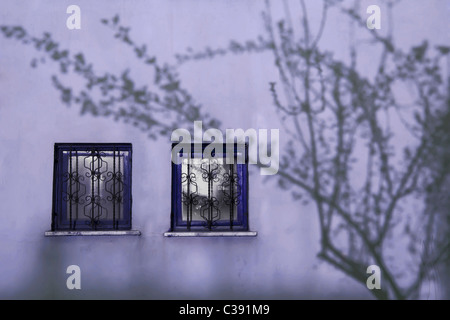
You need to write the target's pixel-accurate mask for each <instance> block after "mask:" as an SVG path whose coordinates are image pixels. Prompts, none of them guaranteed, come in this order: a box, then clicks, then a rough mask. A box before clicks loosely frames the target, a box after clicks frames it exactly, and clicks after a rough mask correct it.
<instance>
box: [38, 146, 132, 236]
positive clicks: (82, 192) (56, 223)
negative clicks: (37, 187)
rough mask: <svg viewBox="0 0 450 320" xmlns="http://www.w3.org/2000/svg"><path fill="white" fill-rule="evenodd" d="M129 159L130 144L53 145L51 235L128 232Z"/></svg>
mask: <svg viewBox="0 0 450 320" xmlns="http://www.w3.org/2000/svg"><path fill="white" fill-rule="evenodd" d="M131 156H132V145H131V144H129V143H117V144H112V143H96V144H91V143H56V144H55V151H54V171H53V210H52V226H51V228H52V232H55V231H77V232H76V233H72V234H83V233H80V232H78V231H95V232H101V231H120V230H130V229H131V201H132V200H131ZM52 232H49V233H48V234H47V233H46V235H55V234H54V233H52ZM137 233H139V232H137ZM63 235H64V233H63ZM65 235H71V233H66V234H65Z"/></svg>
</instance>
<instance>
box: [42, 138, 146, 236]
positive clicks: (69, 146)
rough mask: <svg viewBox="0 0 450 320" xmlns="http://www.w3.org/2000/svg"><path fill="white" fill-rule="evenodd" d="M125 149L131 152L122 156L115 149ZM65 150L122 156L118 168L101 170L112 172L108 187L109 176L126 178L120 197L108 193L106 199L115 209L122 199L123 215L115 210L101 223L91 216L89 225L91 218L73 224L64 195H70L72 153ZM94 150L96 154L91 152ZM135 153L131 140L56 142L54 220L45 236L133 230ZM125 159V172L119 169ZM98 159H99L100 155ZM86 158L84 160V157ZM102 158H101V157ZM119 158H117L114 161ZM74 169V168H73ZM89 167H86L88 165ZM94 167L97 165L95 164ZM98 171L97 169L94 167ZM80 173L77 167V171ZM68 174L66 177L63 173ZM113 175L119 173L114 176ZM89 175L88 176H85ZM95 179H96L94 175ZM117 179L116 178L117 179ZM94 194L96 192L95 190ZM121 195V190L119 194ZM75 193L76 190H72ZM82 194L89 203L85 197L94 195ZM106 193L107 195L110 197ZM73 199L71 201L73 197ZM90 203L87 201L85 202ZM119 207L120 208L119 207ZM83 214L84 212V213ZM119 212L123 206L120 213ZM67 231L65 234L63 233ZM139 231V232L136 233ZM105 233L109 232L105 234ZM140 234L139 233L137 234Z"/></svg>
mask: <svg viewBox="0 0 450 320" xmlns="http://www.w3.org/2000/svg"><path fill="white" fill-rule="evenodd" d="M121 151H126V152H128V155H126V156H125V155H124V156H121V155H120V154H119V155H115V152H119V153H120V152H121ZM65 152H75V155H76V156H77V157H83V158H85V159H86V157H88V156H87V154H89V153H91V154H92V156H93V157H94V156H95V154H97V155H98V154H100V155H101V153H102V152H108V153H109V152H114V158H116V157H119V171H118V172H116V171H115V168H114V169H113V171H104V172H101V174H105V175H108V174H109V173H111V176H110V177H108V178H107V177H105V180H102V181H105V182H104V183H105V186H106V183H107V182H108V181H110V180H108V179H117V178H116V177H118V176H120V177H121V179H123V181H122V180H121V181H122V182H123V193H122V196H121V198H120V199H118V200H115V199H116V198H114V197H113V196H112V195H108V196H109V197H110V199H107V200H108V201H111V202H112V201H114V204H113V208H114V209H115V205H116V203H117V201H119V203H120V201H122V206H123V212H122V215H123V216H122V218H120V216H119V218H117V219H115V214H116V212H115V210H114V213H113V216H112V218H111V219H107V220H106V219H105V220H103V219H100V222H101V223H100V224H98V221H97V222H93V221H92V219H91V225H90V226H89V225H88V224H86V223H85V222H86V221H89V220H80V222H82V223H79V224H78V225H77V224H76V223H73V222H74V220H73V219H72V220H71V218H68V217H67V214H68V212H67V199H64V196H65V195H66V198H67V196H69V199H70V195H69V194H68V193H67V185H68V183H67V181H68V180H65V179H71V177H70V176H69V175H68V174H69V173H73V172H72V171H71V170H72V169H69V170H70V172H69V171H67V169H65V168H67V167H68V166H69V158H70V157H71V156H72V157H73V155H67V154H65ZM78 152H82V153H83V154H84V155H79V154H78ZM92 152H95V153H92ZM132 153H133V148H132V144H131V143H55V145H54V166H53V192H52V196H53V197H52V220H51V232H50V233H49V234H47V233H46V235H54V234H52V233H55V232H62V235H72V234H74V235H81V234H83V232H85V233H88V234H96V233H98V234H100V233H102V232H111V231H114V232H116V231H121V233H120V234H126V232H125V233H124V231H127V230H131V227H132V193H131V192H132ZM121 158H122V160H123V162H122V166H123V172H122V173H121V172H120V159H121ZM97 160H98V158H97ZM82 161H84V160H82ZM100 161H101V158H100ZM114 161H116V160H114ZM71 168H72V167H71ZM85 168H86V167H85ZM94 168H95V167H94ZM94 170H95V169H94ZM77 172H78V170H77ZM65 174H66V175H68V176H67V177H66V178H65V177H64V175H65ZM114 174H118V175H116V176H114ZM85 178H86V177H85ZM93 181H94V178H93ZM114 181H115V180H114ZM94 195H95V192H94ZM119 195H120V193H119ZM72 196H73V193H72ZM82 196H84V197H85V200H86V202H87V201H89V200H88V199H87V198H86V197H91V199H92V196H89V195H88V191H87V190H86V193H85V194H83V195H82ZM108 196H106V198H108ZM70 201H72V200H70ZM86 205H88V204H86ZM119 208H120V207H119ZM82 214H83V213H82ZM118 214H119V215H120V209H119V213H118ZM64 232H66V233H64ZM135 233H136V232H135ZM104 234H106V233H104ZM136 234H140V233H136Z"/></svg>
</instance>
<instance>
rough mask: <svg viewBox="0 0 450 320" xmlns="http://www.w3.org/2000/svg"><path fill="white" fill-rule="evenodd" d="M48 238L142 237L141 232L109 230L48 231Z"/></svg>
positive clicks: (46, 234) (46, 233)
mask: <svg viewBox="0 0 450 320" xmlns="http://www.w3.org/2000/svg"><path fill="white" fill-rule="evenodd" d="M44 235H45V236H46V237H61V236H140V235H141V232H140V231H139V230H110V231H109V230H108V231H106V230H105V231H46V232H45V233H44Z"/></svg>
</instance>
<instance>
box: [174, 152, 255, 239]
mask: <svg viewBox="0 0 450 320" xmlns="http://www.w3.org/2000/svg"><path fill="white" fill-rule="evenodd" d="M175 146H177V149H174V147H175ZM206 148H208V152H205V149H206ZM172 150H178V151H175V152H174V151H173V152H172V157H175V159H173V160H174V161H172V210H171V211H172V212H171V229H170V231H169V233H170V232H192V231H193V232H235V231H238V232H239V231H248V230H249V219H248V144H234V146H232V148H229V147H227V146H226V144H206V143H203V144H177V143H174V144H173V145H172ZM211 150H212V152H210V151H211ZM208 154H209V155H208ZM231 160H232V161H231ZM166 234H167V233H166ZM254 235H256V233H255V234H254Z"/></svg>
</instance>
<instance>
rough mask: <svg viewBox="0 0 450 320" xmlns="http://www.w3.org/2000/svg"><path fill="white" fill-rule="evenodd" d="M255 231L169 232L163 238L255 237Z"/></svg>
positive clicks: (256, 233)
mask: <svg viewBox="0 0 450 320" xmlns="http://www.w3.org/2000/svg"><path fill="white" fill-rule="evenodd" d="M257 235H258V232H256V231H212V232H206V231H199V232H192V231H169V232H165V233H164V236H165V237H256V236H257Z"/></svg>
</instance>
